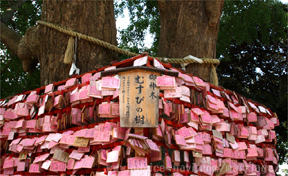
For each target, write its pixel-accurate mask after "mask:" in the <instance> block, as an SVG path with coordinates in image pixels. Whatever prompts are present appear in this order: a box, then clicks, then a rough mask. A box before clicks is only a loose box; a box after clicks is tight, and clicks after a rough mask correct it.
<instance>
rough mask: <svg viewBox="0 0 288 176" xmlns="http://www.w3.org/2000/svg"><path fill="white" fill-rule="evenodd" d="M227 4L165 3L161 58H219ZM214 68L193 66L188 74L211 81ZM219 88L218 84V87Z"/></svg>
mask: <svg viewBox="0 0 288 176" xmlns="http://www.w3.org/2000/svg"><path fill="white" fill-rule="evenodd" d="M223 5H224V0H212V1H211V0H206V1H200V0H198V1H191V0H188V1H162V0H158V6H159V11H160V24H161V30H160V41H159V48H158V56H160V57H168V58H183V57H185V56H188V55H193V56H196V57H199V58H216V42H217V38H218V31H219V20H220V16H221V12H222V8H223ZM211 69H213V66H212V65H211V64H209V65H201V64H189V65H188V66H186V71H187V72H189V73H192V74H193V75H196V76H199V77H201V78H203V79H205V80H206V81H211V79H210V72H211ZM215 84H217V83H215Z"/></svg>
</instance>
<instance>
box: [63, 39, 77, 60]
mask: <svg viewBox="0 0 288 176" xmlns="http://www.w3.org/2000/svg"><path fill="white" fill-rule="evenodd" d="M74 53H75V51H74V37H70V38H69V40H68V44H67V49H66V51H65V56H64V61H63V62H64V63H65V64H72V62H73V57H74Z"/></svg>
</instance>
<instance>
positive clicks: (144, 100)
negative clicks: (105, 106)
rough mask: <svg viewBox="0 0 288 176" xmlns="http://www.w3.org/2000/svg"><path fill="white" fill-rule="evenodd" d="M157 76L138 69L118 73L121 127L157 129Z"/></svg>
mask: <svg viewBox="0 0 288 176" xmlns="http://www.w3.org/2000/svg"><path fill="white" fill-rule="evenodd" d="M159 75H160V74H159V73H158V72H151V71H146V70H139V69H137V70H132V71H126V72H121V73H119V76H120V79H121V83H120V90H119V103H120V125H121V127H150V128H151V127H158V113H159V88H157V84H156V81H157V76H159Z"/></svg>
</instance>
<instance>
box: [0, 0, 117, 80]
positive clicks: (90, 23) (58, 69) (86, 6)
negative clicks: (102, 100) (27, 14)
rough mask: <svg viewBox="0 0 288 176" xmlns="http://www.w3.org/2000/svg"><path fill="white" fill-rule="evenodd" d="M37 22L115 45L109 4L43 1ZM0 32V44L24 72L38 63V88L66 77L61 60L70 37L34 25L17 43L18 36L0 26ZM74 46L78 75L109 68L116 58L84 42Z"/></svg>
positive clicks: (66, 71) (112, 12)
mask: <svg viewBox="0 0 288 176" xmlns="http://www.w3.org/2000/svg"><path fill="white" fill-rule="evenodd" d="M41 19H42V20H43V21H47V22H50V23H54V24H57V25H59V26H62V27H65V28H67V29H71V30H74V31H76V32H80V33H83V34H86V35H89V36H92V37H95V38H98V39H100V40H103V41H106V42H109V43H111V44H113V45H117V41H116V23H115V17H114V6H113V1H111V0H109V1H106V0H105V1H104V0H102V1H100V0H99V1H84V0H73V1H66V0H44V1H43V7H42V16H41ZM1 28H2V31H1V32H2V33H1V41H2V42H3V43H4V44H5V45H6V46H7V48H9V49H11V51H12V52H13V53H14V54H17V56H18V57H19V58H20V59H21V60H22V66H23V70H24V71H30V70H31V69H33V68H32V67H33V66H35V61H37V60H36V59H38V61H39V63H40V73H41V85H47V84H49V83H52V82H57V81H61V80H63V79H66V78H68V77H69V70H70V67H71V64H64V63H63V60H64V53H65V50H66V47H67V43H68V39H69V37H70V36H68V35H66V34H63V33H60V32H58V31H56V30H54V29H52V28H49V27H46V26H42V25H38V26H34V27H31V28H29V29H27V31H26V33H25V36H24V37H22V39H21V36H20V35H19V34H17V33H16V32H15V31H13V30H11V29H9V28H8V27H6V26H5V25H3V23H1ZM3 32H4V33H3ZM6 33H7V35H5V34H6ZM16 34H17V35H16ZM20 39H21V40H20ZM4 40H5V41H4ZM77 46H78V47H77V61H76V66H77V68H79V69H80V73H85V72H88V71H91V70H94V69H96V68H98V67H100V66H105V65H109V64H110V62H111V61H113V60H117V58H118V55H117V53H115V52H112V51H111V50H109V49H106V48H104V47H102V46H98V45H96V44H93V43H90V42H88V41H85V40H81V39H78V43H77Z"/></svg>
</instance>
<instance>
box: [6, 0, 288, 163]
mask: <svg viewBox="0 0 288 176" xmlns="http://www.w3.org/2000/svg"><path fill="white" fill-rule="evenodd" d="M18 2H22V4H21V3H18ZM45 2H46V1H44V5H43V8H42V9H41V4H42V2H41V1H15V2H13V1H2V2H1V22H2V23H1V26H2V25H3V23H4V24H5V25H6V26H8V27H9V29H13V31H16V32H17V33H19V35H20V38H21V37H22V36H23V35H24V33H25V31H26V29H27V28H28V27H30V26H34V25H35V21H36V20H37V19H39V18H40V15H41V14H45V17H43V15H42V17H41V18H42V19H44V20H46V21H49V20H50V21H51V22H53V23H55V24H59V25H61V26H64V27H67V28H70V29H73V30H76V31H78V32H82V33H84V34H88V35H92V36H93V35H94V34H90V32H92V30H90V29H92V28H93V27H95V26H97V25H98V26H99V24H98V23H97V24H95V23H94V22H95V21H97V20H96V18H97V19H98V18H100V19H101V20H102V21H101V20H99V23H100V22H103V20H104V17H103V18H101V17H100V16H101V15H103V14H109V13H110V12H111V9H112V7H113V6H111V1H109V5H107V6H106V4H97V7H95V6H93V9H95V8H98V7H99V8H101V9H102V10H103V9H105V10H104V11H101V9H100V10H99V9H98V11H97V12H98V13H100V12H102V13H100V14H97V15H98V16H97V17H95V16H94V14H90V13H89V17H90V15H91V17H90V18H89V20H88V19H87V18H88V17H87V15H88V12H87V13H84V15H83V16H84V17H83V16H81V17H79V15H77V16H76V15H75V14H74V13H72V12H76V13H77V14H80V11H81V13H82V11H83V10H84V9H85V12H86V11H88V10H89V9H90V8H88V7H87V6H85V5H83V6H82V5H80V6H81V7H79V8H76V4H74V5H72V6H71V7H72V8H73V9H72V10H67V9H68V8H66V7H67V6H68V4H67V2H66V3H65V2H62V1H59V2H58V4H55V3H56V2H55V1H53V3H51V4H52V5H51V6H46V5H45ZM47 2H48V1H47ZM73 2H74V1H73ZM218 2H220V3H219V4H220V6H219V7H220V9H221V2H222V1H218ZM75 3H77V1H75ZM85 3H86V2H85ZM161 3H162V4H161ZM163 3H164V4H163ZM222 3H223V2H222ZM219 4H218V5H219ZM158 5H159V6H158ZM161 5H162V7H161ZM172 5H173V7H172ZM178 5H179V6H178ZM53 6H54V7H53ZM163 6H164V7H163ZM58 7H61V8H62V7H63V8H62V9H63V10H61V11H59V10H60V9H58ZM89 7H90V6H89ZM104 7H105V8H104ZM106 7H107V8H108V9H110V11H109V10H108V9H107V8H106ZM115 7H116V8H115V12H116V14H117V15H121V12H123V9H124V8H126V7H127V8H128V10H129V16H130V21H131V25H129V26H128V28H127V29H124V30H122V31H120V40H119V41H120V44H119V46H120V47H122V48H125V49H130V50H131V51H134V52H139V53H140V52H142V51H145V50H147V51H149V52H150V55H152V56H157V54H158V53H159V55H162V54H160V53H161V51H160V48H165V47H166V49H163V50H162V49H161V50H162V53H165V52H166V53H167V54H165V55H164V54H163V56H165V57H184V56H187V55H189V54H192V55H195V56H198V57H212V58H213V57H215V53H216V52H214V51H213V52H211V53H212V54H211V53H210V54H211V55H212V56H210V54H209V55H207V56H205V55H200V54H199V55H197V53H196V54H195V53H194V52H192V50H193V49H194V48H195V46H196V43H195V45H192V46H191V45H189V47H188V45H187V47H186V48H185V47H183V46H182V45H181V46H182V48H180V47H178V46H177V45H176V44H177V42H178V43H179V42H180V40H175V41H173V38H177V39H178V36H179V35H181V36H179V38H181V39H182V42H183V43H184V42H188V43H189V44H191V43H192V42H191V43H190V42H189V41H186V40H189V38H192V37H191V34H190V33H189V31H190V29H191V28H195V26H196V24H197V22H195V23H193V25H192V26H191V24H190V23H189V24H185V25H186V26H185V25H182V26H181V24H182V22H185V21H186V20H188V19H190V18H193V15H194V14H193V10H195V9H196V10H197V9H198V8H199V9H198V10H199V11H198V12H199V13H201V15H202V22H203V23H205V24H206V25H205V26H206V28H207V29H209V28H212V27H213V26H214V28H215V27H216V28H217V27H218V26H219V23H217V24H216V25H215V23H214V22H213V21H214V20H212V21H211V22H210V19H213V18H209V13H207V12H209V8H208V7H209V6H208V4H206V3H204V2H203V1H201V2H197V3H195V4H192V2H183V3H179V4H176V5H175V4H173V2H166V1H164V2H162V1H161V2H157V1H144V0H137V1H121V2H120V3H116V4H115ZM159 7H160V8H159ZM91 8H92V6H91ZM177 8H178V9H177ZM8 9H11V10H8ZM57 9H58V11H57ZM161 9H162V10H161ZM175 9H176V10H175ZM200 9H202V10H201V11H200ZM159 10H160V13H159ZM203 10H205V12H204V11H203ZM10 11H12V12H13V13H11V12H10ZM167 11H170V12H171V13H172V14H171V16H169V14H168V15H167ZM215 11H217V10H215ZM104 12H105V13H104ZM112 12H113V9H112ZM180 12H181V13H180ZM184 12H185V15H186V13H187V16H190V18H187V19H186V20H184V19H185V17H184V16H183V14H184ZM217 12H219V11H217ZM52 13H55V16H51V15H49V14H52ZM199 13H198V14H199ZM9 14H10V15H9ZM11 14H12V16H11ZM56 14H57V15H56ZM60 14H61V15H62V16H61V15H60ZM72 14H74V15H72ZM217 14H218V16H219V13H217ZM99 15H100V16H99ZM160 15H161V16H160ZM165 15H167V16H165ZM210 15H211V14H210ZM164 16H165V17H166V18H171V20H172V21H173V24H174V26H173V24H165V22H164V24H163V22H162V23H161V25H160V21H161V20H160V19H162V20H163V19H165V17H164ZM212 16H213V15H212ZM216 16H217V15H216ZM4 17H5V18H4ZM60 17H61V18H66V19H69V20H70V21H69V24H68V22H67V23H66V22H65V23H64V22H63V23H62V21H61V20H60ZM54 18H55V19H54ZM113 18H114V17H113ZM3 19H8V20H3ZM76 19H77V20H76ZM109 19H112V17H111V16H109ZM176 19H181V20H184V21H181V20H180V21H177V20H176ZM218 20H219V19H218ZM88 21H89V23H88ZM108 21H110V22H111V20H108ZM112 21H113V20H112ZM168 21H169V20H168ZM216 21H217V20H216ZM86 22H87V23H86ZM83 23H85V24H87V25H82V24H83ZM209 23H211V24H212V25H210V24H209ZM70 25H71V26H70ZM165 25H166V26H167V28H168V27H169V25H172V27H171V29H170V30H171V31H170V32H171V36H169V35H168V36H167V35H164V36H165V37H168V39H165V40H167V41H166V42H168V43H170V44H171V46H172V45H173V47H172V48H173V50H175V51H171V52H170V50H169V49H167V47H168V48H169V46H161V47H160V46H159V43H161V42H160V40H161V37H162V36H163V33H164V34H165V31H164V32H163V31H162V32H161V33H160V31H161V29H160V26H161V28H163V27H164V26H165ZM189 25H190V26H189ZM194 25H195V26H194ZM203 25H204V24H203ZM80 26H82V28H81V27H80ZM100 26H101V25H100ZM175 26H179V29H177V28H173V27H175ZM205 26H204V27H205ZM38 28H40V31H42V32H43V31H45V30H46V32H48V33H46V34H47V35H42V36H41V37H42V38H43V39H41V41H43V40H44V39H47V40H48V41H49V42H48V43H45V42H44V45H43V47H45V48H47V47H48V48H50V49H51V52H52V51H53V53H52V55H53V54H54V53H58V52H59V53H60V51H61V52H62V53H60V54H59V53H58V54H59V55H58V54H57V55H58V56H56V55H55V57H50V56H51V53H48V54H47V55H45V56H47V57H44V56H43V57H44V58H46V61H47V59H48V61H49V62H50V61H51V63H52V62H54V61H55V62H56V60H55V58H58V60H57V62H58V63H59V64H60V66H59V67H58V68H57V67H55V70H57V69H58V70H59V69H60V68H61V69H63V70H64V71H65V73H68V71H67V69H69V66H66V65H64V64H63V63H62V62H61V61H62V60H63V54H64V51H65V49H66V45H67V41H68V38H69V37H68V36H65V35H64V34H60V37H59V32H56V31H53V30H52V29H49V28H46V27H43V26H39V27H38ZM41 28H42V29H41ZM106 28H107V26H106V27H104V29H106ZM112 28H114V27H113V26H112ZM85 29H87V30H88V29H89V31H85ZM93 29H94V28H93ZM109 29H110V28H109ZM203 29H204V28H203ZM82 30H84V31H82ZM147 30H149V31H150V33H151V34H152V35H153V37H154V43H153V45H152V47H151V48H145V47H144V37H145V34H146V33H147ZM2 31H3V29H2ZM2 31H1V33H2ZM13 31H12V32H13ZM101 31H103V29H101ZM106 31H107V30H106ZM191 31H193V30H191ZM110 32H111V35H114V32H113V30H112V31H110ZM170 32H166V34H167V33H168V34H170ZM187 32H188V33H187ZM200 32H201V31H200ZM186 33H187V35H189V36H190V37H186V38H185V35H186ZM14 34H15V33H14ZM161 34H162V35H161ZM195 34H197V35H195V36H196V37H197V36H198V39H199V36H201V34H199V33H197V31H196V33H195ZM286 34H287V5H283V4H282V3H281V2H276V1H270V0H268V1H267V0H266V1H264V0H262V1H235V2H234V1H227V2H226V3H225V5H224V9H223V13H222V18H221V25H220V32H219V39H218V47H217V58H219V59H221V64H220V66H219V67H218V73H219V76H220V84H221V85H222V86H224V87H226V88H229V89H231V90H234V91H236V92H237V93H240V94H242V95H244V96H246V97H247V98H251V99H253V100H256V101H258V102H260V103H263V104H264V105H266V106H267V107H270V108H272V110H273V111H275V112H277V114H278V116H279V119H280V121H281V127H280V128H279V127H278V128H276V130H277V135H278V136H277V139H278V145H277V147H278V149H277V150H278V152H279V154H280V158H281V160H280V161H284V159H285V156H287V137H286V136H287V112H286V111H287V101H286V100H287V62H286V61H287V54H286V53H287V35H286ZM103 35H104V34H103ZM215 35H216V36H215ZM215 35H213V36H214V37H213V38H211V41H210V42H214V43H215V37H216V39H217V34H215ZM56 36H57V37H59V39H61V41H58V40H57V37H56ZM105 36H106V35H105ZM95 37H98V38H100V39H102V38H101V37H99V36H95ZM169 37H170V38H169ZM15 38H16V39H17V38H19V37H17V35H15ZM183 38H184V39H183ZM109 39H110V38H109ZM109 39H108V40H109ZM111 40H113V41H114V43H115V42H116V41H115V40H114V38H111ZM193 40H194V39H193ZM16 41H17V40H16ZM194 41H196V42H197V40H196V39H195V40H194ZM198 41H199V40H198ZM58 42H59V43H58ZM80 42H83V43H84V41H81V40H80ZM80 42H79V45H82V44H81V43H80ZM16 43H17V42H16ZM111 43H113V42H111ZM12 44H13V42H12ZM41 44H42V43H41ZM56 44H57V46H58V47H56V48H55V46H54V45H56ZM163 44H164V45H166V44H167V43H165V42H164V43H163ZM86 45H88V46H89V47H91V48H90V49H91V50H90V51H92V50H93V49H92V47H94V44H91V46H90V44H89V43H87V42H86V41H85V46H86ZM92 45H93V46H92ZM83 46H84V45H82V48H81V47H80V46H79V47H80V48H79V50H78V53H79V51H84V50H85V49H83ZM171 46H170V47H171ZM207 46H210V45H207ZM95 47H96V46H95ZM174 47H175V48H174ZM1 48H2V49H4V50H3V52H2V53H1V66H2V71H1V76H2V79H1V92H2V95H1V97H6V96H8V95H13V94H15V93H16V92H20V91H22V90H23V89H25V88H26V89H33V88H36V87H39V85H40V82H38V83H37V81H35V80H32V77H31V76H30V75H31V74H35V75H37V72H38V73H39V69H36V70H35V71H34V72H33V73H31V74H30V75H28V74H26V73H23V72H22V70H20V68H21V65H19V63H20V62H19V59H18V58H17V57H16V56H17V54H15V52H13V49H12V48H10V50H6V49H7V46H6V45H4V44H3V40H2V38H1ZM8 48H9V47H8ZM158 48H159V50H158ZM187 48H188V49H187ZM38 49H41V48H38ZM190 49H191V50H190ZM164 50H166V51H164ZM56 51H57V52H56ZM101 51H102V50H101ZM178 51H179V53H180V51H181V54H176V53H177V52H178ZM201 51H203V52H205V48H204V49H201ZM39 52H40V51H39ZM41 52H42V51H41ZM174 52H175V53H174ZM13 53H14V54H13ZM34 54H35V53H32V55H34ZM36 54H37V52H36ZM49 54H50V56H49V57H48V55H49ZM89 54H90V55H89ZM174 54H175V55H174ZM80 56H85V55H81V54H80ZM98 56H99V57H98V58H104V55H101V54H100V55H98ZM102 56H103V57H102ZM41 57H42V56H41ZM11 58H13V60H12V61H11ZM36 58H37V57H36ZM79 58H80V59H81V58H82V57H79V56H78V59H79ZM87 58H97V57H96V56H95V55H94V54H91V53H90V52H88V54H87ZM110 58H113V57H110ZM121 58H124V57H123V56H121ZM17 59H18V61H17ZM37 59H39V58H37ZM50 59H52V60H50ZM44 60H45V59H44ZM59 60H60V61H59ZM111 60H113V59H111ZM10 61H11V63H10V64H9V65H8V66H7V67H6V64H7V63H8V62H10ZM36 61H37V60H36ZM93 61H95V59H93ZM87 62H88V61H87V60H86V61H83V65H77V66H78V67H80V69H81V71H83V72H85V71H87V70H85V69H86V68H85V67H84V66H87V65H89V67H90V66H91V65H92V66H94V65H93V64H87ZM44 63H45V62H44ZM77 63H79V61H78V62H77ZM89 63H90V60H89ZM108 63H109V61H108V60H107V63H103V65H107V64H108ZM33 64H35V65H37V62H34V63H33ZM41 65H42V66H43V65H45V64H41V62H40V67H41ZM100 65H101V64H98V65H97V66H100ZM62 66H63V67H62ZM83 67H84V68H83ZM3 68H5V69H3ZM32 68H33V67H32ZM38 68H39V65H38ZM49 68H50V69H52V70H53V69H54V68H52V66H50V67H49ZM82 68H83V69H82ZM89 69H90V68H89ZM92 69H94V68H92ZM42 70H43V69H42ZM45 73H47V72H46V71H45V72H44V73H43V72H42V73H41V74H45ZM54 73H56V71H55V72H54ZM65 76H67V75H65ZM3 78H5V79H3ZM60 79H61V77H57V78H56V77H54V78H53V77H52V76H49V78H48V82H50V81H57V80H60ZM62 79H63V78H62ZM18 80H19V81H18ZM24 80H25V81H26V82H25V81H24ZM36 80H37V79H36ZM42 80H43V79H42ZM8 81H9V83H8ZM20 82H21V83H20ZM31 82H33V83H35V84H34V85H33V84H31ZM43 83H45V81H42V84H43ZM3 86H5V88H4V89H2V88H3ZM22 86H23V87H22ZM33 86H36V87H33ZM16 88H19V89H18V90H16ZM8 91H11V92H8ZM6 92H7V93H6Z"/></svg>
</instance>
